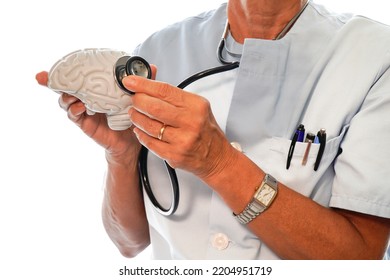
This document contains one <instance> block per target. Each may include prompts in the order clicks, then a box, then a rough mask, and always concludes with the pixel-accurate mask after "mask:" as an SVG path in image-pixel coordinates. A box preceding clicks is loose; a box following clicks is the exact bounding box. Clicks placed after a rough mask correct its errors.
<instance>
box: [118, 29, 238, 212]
mask: <svg viewBox="0 0 390 280" xmlns="http://www.w3.org/2000/svg"><path fill="white" fill-rule="evenodd" d="M228 32H229V24H228V23H226V26H225V30H224V32H223V34H222V38H221V40H220V42H219V45H218V49H217V58H218V60H219V61H220V62H221V64H222V66H218V67H214V68H210V69H207V70H204V71H201V72H198V73H196V74H194V75H192V76H190V77H189V78H187V79H185V80H184V81H183V82H181V83H180V84H179V85H178V86H177V87H178V88H181V89H184V88H185V87H187V86H188V85H190V84H192V83H193V82H195V81H197V80H200V79H202V78H205V77H207V76H210V75H214V74H218V73H222V72H225V71H229V70H233V69H235V68H237V67H239V65H240V62H239V61H232V62H230V61H227V60H226V59H224V57H223V55H222V53H223V49H224V48H225V44H226V38H227V36H228ZM228 53H229V54H231V55H233V56H237V55H235V54H232V53H230V52H228ZM129 75H137V76H142V77H145V78H148V79H150V78H151V77H152V70H151V67H150V65H149V63H148V62H147V61H146V60H145V59H144V58H142V57H140V56H123V57H121V58H119V59H118V60H117V62H116V64H115V66H114V78H115V81H116V83H117V85H118V86H119V87H120V88H121V89H122V90H123V91H124V92H126V93H128V94H134V92H131V91H129V90H128V89H126V88H125V87H124V86H123V84H122V79H123V78H124V77H126V76H129ZM147 160H148V149H147V148H145V147H144V146H142V148H141V151H140V155H139V159H138V172H139V176H140V181H141V184H142V186H143V188H144V189H145V192H146V193H147V195H148V197H149V199H150V201H151V202H152V204H153V206H154V207H155V209H156V210H157V211H158V212H159V213H161V214H162V215H164V216H169V215H172V214H173V213H175V211H176V210H177V207H178V205H179V197H180V191H179V182H178V180H177V175H176V171H175V169H173V168H172V167H171V166H170V165H169V164H168V163H167V162H166V161H164V164H165V167H166V169H167V172H168V175H169V178H170V181H171V187H172V201H171V205H170V206H169V208H165V207H163V206H162V205H161V204H160V203H159V202H158V200H157V199H156V197H155V195H154V194H153V191H152V188H151V185H150V182H149V176H148V169H147V163H148V162H147Z"/></svg>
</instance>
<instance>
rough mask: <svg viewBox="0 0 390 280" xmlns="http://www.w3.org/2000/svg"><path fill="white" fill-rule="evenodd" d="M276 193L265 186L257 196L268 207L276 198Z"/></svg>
mask: <svg viewBox="0 0 390 280" xmlns="http://www.w3.org/2000/svg"><path fill="white" fill-rule="evenodd" d="M275 193H276V191H275V190H274V189H273V188H271V187H270V186H268V185H267V184H264V185H263V186H262V188H261V189H260V191H259V194H258V195H257V200H258V201H259V202H261V203H262V204H264V205H265V206H268V205H269V204H270V202H271V201H272V199H273V197H274V196H275Z"/></svg>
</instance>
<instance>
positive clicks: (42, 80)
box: [35, 71, 49, 86]
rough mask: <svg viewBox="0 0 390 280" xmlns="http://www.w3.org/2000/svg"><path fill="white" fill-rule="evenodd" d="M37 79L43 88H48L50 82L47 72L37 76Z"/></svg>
mask: <svg viewBox="0 0 390 280" xmlns="http://www.w3.org/2000/svg"><path fill="white" fill-rule="evenodd" d="M35 79H36V80H37V82H38V84H40V85H41V86H47V82H48V80H49V74H48V73H47V72H46V71H42V72H40V73H38V74H36V75H35Z"/></svg>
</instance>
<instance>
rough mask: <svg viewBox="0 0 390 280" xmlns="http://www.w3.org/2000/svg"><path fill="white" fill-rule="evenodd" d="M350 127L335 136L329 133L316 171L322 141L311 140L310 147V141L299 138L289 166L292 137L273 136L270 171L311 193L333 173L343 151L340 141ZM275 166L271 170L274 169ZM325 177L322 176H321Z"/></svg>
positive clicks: (330, 177) (306, 192)
mask: <svg viewBox="0 0 390 280" xmlns="http://www.w3.org/2000/svg"><path fill="white" fill-rule="evenodd" d="M347 129H348V126H345V127H344V128H343V129H342V131H341V133H340V135H337V136H336V137H328V138H327V141H326V145H325V150H324V153H323V155H322V158H321V162H320V164H319V167H318V169H317V171H315V170H314V165H315V162H316V159H317V155H318V153H319V149H320V144H317V143H312V144H311V145H310V150H309V151H307V149H308V145H309V144H308V143H305V142H297V143H296V144H295V149H294V153H293V156H292V158H291V162H290V166H289V168H288V169H287V168H286V164H287V158H288V153H289V149H290V145H291V140H289V139H285V138H281V137H273V138H272V140H270V141H271V143H270V145H269V146H270V153H271V154H272V157H270V158H271V159H270V161H269V162H268V163H269V167H270V172H273V173H272V174H275V176H278V179H279V181H280V182H282V183H284V184H286V185H287V186H289V187H290V186H291V187H292V188H293V189H295V188H297V189H296V190H297V191H299V192H300V193H302V194H305V195H309V194H310V193H311V192H312V190H313V189H314V188H315V186H316V184H317V183H318V181H319V180H320V179H321V178H322V177H323V175H324V174H325V173H332V174H333V162H334V160H335V159H336V157H337V156H338V154H339V153H340V151H341V150H340V144H341V141H342V139H343V138H344V135H345V133H346V131H347ZM306 152H308V155H307V161H306V162H305V161H304V158H305V153H306ZM271 170H272V171H271ZM328 177H329V181H330V180H333V176H328ZM322 179H323V178H322Z"/></svg>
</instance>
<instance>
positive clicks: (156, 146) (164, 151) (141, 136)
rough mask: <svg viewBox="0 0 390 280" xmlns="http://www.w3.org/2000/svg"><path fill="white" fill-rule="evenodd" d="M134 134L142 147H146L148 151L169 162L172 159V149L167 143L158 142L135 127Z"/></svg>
mask: <svg viewBox="0 0 390 280" xmlns="http://www.w3.org/2000/svg"><path fill="white" fill-rule="evenodd" d="M133 132H134V134H135V135H136V137H137V139H138V141H139V142H140V143H141V145H143V146H145V147H146V148H147V149H148V150H150V151H153V152H154V153H155V154H156V155H157V156H159V157H160V158H162V159H165V160H167V159H168V158H170V157H171V154H170V152H171V147H170V144H168V143H167V142H165V141H162V140H158V139H157V138H155V137H151V136H150V135H149V134H147V133H145V132H144V131H142V130H141V129H139V128H138V127H135V128H134V129H133ZM164 137H165V134H164ZM164 137H163V138H164Z"/></svg>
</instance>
